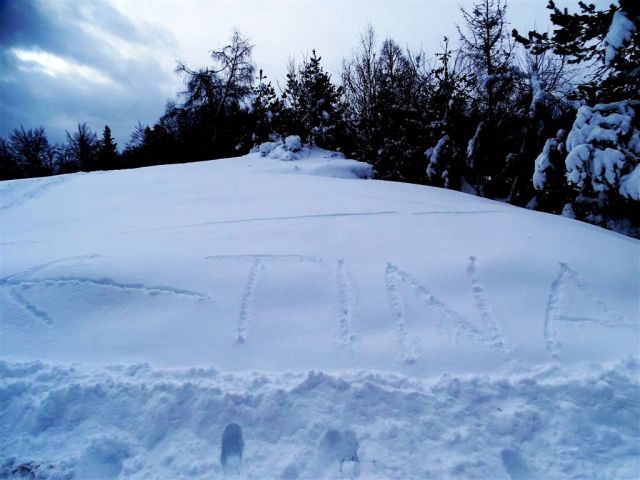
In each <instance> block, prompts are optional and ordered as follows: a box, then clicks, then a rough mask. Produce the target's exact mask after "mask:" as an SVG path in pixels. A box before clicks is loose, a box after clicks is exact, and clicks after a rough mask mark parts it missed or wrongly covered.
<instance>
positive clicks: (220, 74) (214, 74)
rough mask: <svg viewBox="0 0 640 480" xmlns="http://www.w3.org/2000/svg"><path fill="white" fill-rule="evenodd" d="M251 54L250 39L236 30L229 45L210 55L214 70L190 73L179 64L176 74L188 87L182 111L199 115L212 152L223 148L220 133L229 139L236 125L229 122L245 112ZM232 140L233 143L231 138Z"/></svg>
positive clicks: (208, 68) (189, 70) (249, 82)
mask: <svg viewBox="0 0 640 480" xmlns="http://www.w3.org/2000/svg"><path fill="white" fill-rule="evenodd" d="M252 51H253V45H252V44H251V43H250V42H249V41H248V39H246V38H245V37H243V36H242V35H241V34H240V32H238V31H237V30H234V31H233V34H232V36H231V43H230V44H228V45H226V46H225V47H223V48H222V49H221V50H213V51H211V60H212V61H213V65H212V66H210V67H205V68H201V69H198V70H191V69H190V68H188V67H187V66H186V65H185V64H184V63H182V62H179V63H178V67H177V68H176V72H177V73H179V74H181V75H184V77H185V84H186V90H184V91H183V92H182V96H183V97H184V103H183V105H182V107H183V108H184V109H186V110H189V111H191V112H195V113H196V114H197V116H198V117H199V122H198V123H200V124H201V125H202V127H203V129H204V130H205V131H206V132H207V137H208V138H206V141H208V143H209V144H210V147H211V149H212V150H215V149H216V147H218V148H219V147H220V145H217V144H216V141H217V140H218V134H219V133H223V132H224V133H225V136H226V137H230V133H231V132H232V131H234V128H233V127H234V126H235V125H229V122H228V119H229V118H231V117H232V116H233V114H234V113H238V112H239V111H240V110H241V109H242V102H243V101H244V100H245V99H246V98H247V97H249V96H250V95H251V93H252V85H253V77H254V71H255V65H254V64H253V61H252V59H251V55H252ZM223 119H226V120H225V121H223ZM234 133H235V131H234ZM227 140H229V138H227ZM230 140H231V141H233V140H232V137H231V139H230ZM224 147H225V148H228V145H224Z"/></svg>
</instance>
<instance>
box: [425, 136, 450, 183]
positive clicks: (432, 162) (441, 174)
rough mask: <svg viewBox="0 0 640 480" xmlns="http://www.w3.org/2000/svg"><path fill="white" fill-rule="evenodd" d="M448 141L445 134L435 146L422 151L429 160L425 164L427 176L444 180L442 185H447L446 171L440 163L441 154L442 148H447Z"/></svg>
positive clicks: (431, 178)
mask: <svg viewBox="0 0 640 480" xmlns="http://www.w3.org/2000/svg"><path fill="white" fill-rule="evenodd" d="M449 142H450V139H449V136H448V135H445V136H443V137H442V138H441V139H440V140H438V143H437V144H436V146H435V147H433V148H429V149H428V150H427V151H426V152H424V155H425V157H427V161H428V162H429V163H428V165H427V172H426V173H427V177H428V178H429V179H430V180H444V185H445V186H448V185H447V184H448V172H447V170H444V168H443V167H444V166H443V165H442V158H441V157H442V155H443V150H444V149H446V148H447V146H448V144H449Z"/></svg>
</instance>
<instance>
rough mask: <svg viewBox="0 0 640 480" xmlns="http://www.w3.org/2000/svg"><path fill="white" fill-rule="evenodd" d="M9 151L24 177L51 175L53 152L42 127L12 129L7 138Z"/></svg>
mask: <svg viewBox="0 0 640 480" xmlns="http://www.w3.org/2000/svg"><path fill="white" fill-rule="evenodd" d="M9 150H10V152H11V154H12V155H13V157H14V158H15V161H16V164H17V167H18V169H19V170H21V171H22V174H23V175H24V176H25V177H40V176H45V175H51V173H52V171H53V165H52V162H53V150H52V147H51V145H50V144H49V140H48V139H47V135H46V134H45V131H44V128H43V127H38V128H34V129H28V130H27V129H25V128H24V127H22V126H21V127H20V128H16V129H14V130H13V132H11V135H10V136H9Z"/></svg>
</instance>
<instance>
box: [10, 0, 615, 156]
mask: <svg viewBox="0 0 640 480" xmlns="http://www.w3.org/2000/svg"><path fill="white" fill-rule="evenodd" d="M559 3H561V4H567V5H576V4H577V0H576V1H575V2H573V1H569V0H567V1H565V2H559ZM596 3H600V4H604V3H606V1H599V2H596ZM472 4H473V1H472V0H460V1H457V0H208V1H207V0H181V1H177V0H174V1H169V0H95V1H93V0H82V1H80V0H47V1H45V0H0V136H7V135H8V133H9V132H10V131H11V130H12V129H13V128H14V127H17V126H19V125H24V126H25V127H28V128H32V127H36V126H40V125H42V126H44V127H45V128H46V130H47V132H48V134H49V136H50V138H51V139H52V140H54V141H61V140H63V139H64V132H65V130H72V129H73V128H74V127H75V125H76V124H77V123H78V122H87V124H88V125H90V126H91V127H92V128H94V129H96V130H102V128H103V127H104V125H105V124H108V125H109V126H110V127H111V128H112V130H113V133H114V136H115V137H116V140H117V141H118V143H119V145H120V147H123V146H124V145H125V144H126V143H127V141H128V139H129V135H130V133H131V131H132V129H133V126H134V125H135V124H136V123H137V122H138V121H141V122H143V123H145V124H151V123H153V122H154V121H155V120H156V119H157V118H158V117H159V116H160V115H161V114H162V112H163V110H164V106H165V103H166V101H167V100H168V99H173V98H175V96H176V93H177V92H178V91H179V90H180V88H181V81H180V78H179V77H177V76H176V74H175V73H174V68H175V65H176V61H177V60H178V59H181V60H183V61H185V62H186V63H187V64H188V65H190V66H192V67H199V66H204V65H206V64H207V62H208V52H209V51H210V50H211V49H217V48H220V47H222V46H223V45H225V42H226V41H227V39H228V38H229V35H230V32H231V31H232V29H233V28H238V29H239V30H240V31H241V32H242V33H243V34H244V35H246V36H248V37H249V38H250V39H251V41H252V42H253V43H254V44H255V46H256V47H255V50H254V60H255V61H256V63H257V64H258V66H259V67H260V68H262V69H264V71H265V73H266V74H267V75H268V76H269V77H270V79H271V80H274V81H278V80H281V79H282V75H283V72H284V70H285V65H286V63H287V60H288V59H289V58H290V57H291V56H297V57H298V58H299V57H300V56H301V55H304V54H305V53H307V52H310V51H311V49H313V48H315V49H316V50H317V51H318V54H320V55H321V56H322V57H323V59H324V60H323V61H324V63H325V67H326V68H327V69H328V70H329V71H330V72H332V73H333V75H334V76H335V77H336V79H337V77H338V76H339V71H340V63H341V60H342V58H343V57H345V56H348V55H349V54H350V52H351V51H352V50H353V48H354V47H355V46H356V44H357V41H358V37H359V35H360V32H361V31H362V30H363V28H364V27H365V26H366V25H367V23H371V24H372V25H373V26H374V28H375V29H376V31H377V33H378V36H379V37H380V38H383V37H385V36H391V37H392V38H394V39H395V40H396V41H397V42H398V43H399V44H401V45H403V46H408V47H411V48H419V47H422V48H424V50H425V51H427V52H428V53H430V52H433V51H435V50H437V48H438V45H439V42H440V41H441V39H442V37H443V36H444V35H449V36H451V37H454V38H455V37H456V34H455V32H456V30H455V24H456V23H457V22H459V21H460V13H459V5H462V6H464V7H469V6H470V5H472ZM545 4H546V1H544V0H511V1H510V2H509V18H510V21H511V23H512V24H513V26H514V27H517V28H519V29H521V30H524V31H526V30H529V29H531V28H533V27H534V26H535V27H537V29H538V30H546V29H547V28H548V19H547V11H546V9H545V8H544V7H545Z"/></svg>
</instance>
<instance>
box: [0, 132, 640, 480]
mask: <svg viewBox="0 0 640 480" xmlns="http://www.w3.org/2000/svg"><path fill="white" fill-rule="evenodd" d="M282 147H283V145H282V144H281V143H280V142H277V144H276V146H275V147H273V148H272V149H271V150H269V147H264V149H263V148H262V147H261V148H260V149H259V151H257V152H256V153H253V154H250V155H247V156H244V157H240V158H234V159H225V160H216V161H211V162H200V163H194V164H180V165H167V166H157V167H150V168H141V169H136V170H128V171H112V172H95V173H90V174H72V175H64V176H59V177H51V178H41V179H29V180H16V181H7V182H0V220H1V222H2V224H1V228H0V243H1V247H0V248H1V250H0V251H1V253H2V254H1V255H0V272H1V273H0V311H1V312H2V315H0V334H1V336H0V415H1V416H2V419H3V421H2V422H1V423H0V478H2V477H11V476H18V473H19V472H23V473H24V472H27V473H25V476H27V477H28V476H31V477H36V478H71V477H72V476H75V478H145V479H146V478H185V477H188V478H217V477H220V476H222V474H223V472H222V467H221V466H220V443H219V442H220V438H221V435H222V432H223V430H224V428H225V427H226V426H227V425H228V424H229V423H238V424H239V425H240V426H241V427H242V429H243V434H244V443H245V450H244V455H243V457H244V459H243V461H244V464H243V466H242V472H241V475H240V477H243V478H350V477H351V476H355V475H356V474H357V473H358V471H359V475H360V477H362V478H452V477H453V478H503V479H508V478H527V477H532V478H559V477H564V478H566V477H575V478H632V477H634V476H635V475H636V474H637V471H638V469H639V468H640V448H639V445H640V442H639V441H640V429H639V428H638V425H640V423H639V420H640V404H639V403H638V402H637V399H638V395H640V371H639V367H638V364H637V361H638V344H639V342H640V331H639V330H640V325H639V323H640V322H639V318H640V300H639V299H640V291H639V282H638V279H639V276H640V272H639V271H638V265H639V261H640V242H638V241H637V240H633V239H631V238H628V237H624V236H621V235H618V234H615V233H612V232H609V231H606V230H603V229H600V228H598V227H595V226H592V225H587V224H583V223H580V222H576V221H573V220H569V219H566V218H562V217H557V216H553V215H548V214H543V213H539V212H534V211H529V210H525V209H520V208H516V207H513V206H509V205H506V204H503V203H499V202H493V201H489V200H486V199H481V198H477V197H473V196H470V195H466V194H462V193H459V192H453V191H449V190H444V189H438V188H431V187H424V186H418V185H409V184H401V183H393V182H384V181H375V180H363V179H362V177H367V176H370V174H371V167H370V166H369V165H366V164H363V163H361V162H357V161H355V160H349V159H345V158H340V157H341V156H340V155H333V154H331V153H329V152H326V151H323V150H320V149H312V148H308V147H302V148H301V149H300V150H299V151H298V152H291V153H295V155H296V158H297V160H293V161H281V160H280V159H279V158H270V156H271V154H272V153H273V152H274V151H275V150H277V149H278V148H282ZM267 150H268V153H267V154H266V155H264V156H263V153H264V152H265V151H267ZM605 176H606V172H605ZM625 178H627V177H622V179H621V182H622V181H623V179H625ZM332 431H336V432H339V437H340V438H342V439H343V440H341V442H343V443H344V444H348V445H351V446H353V438H355V439H356V441H357V444H358V459H359V463H358V464H354V463H355V462H352V461H350V463H344V464H343V468H342V471H340V464H339V462H338V461H335V458H334V461H333V462H332V461H330V460H329V461H327V458H333V457H331V454H328V453H327V452H331V451H333V450H331V448H326V441H325V440H323V439H326V438H327V435H329V437H331V436H332V435H333V434H330V433H329V432H332ZM349 432H351V433H349ZM343 443H340V444H341V445H343ZM345 448H346V447H345ZM350 448H352V447H350ZM327 455H329V456H328V457H327ZM12 472H16V473H12Z"/></svg>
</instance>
